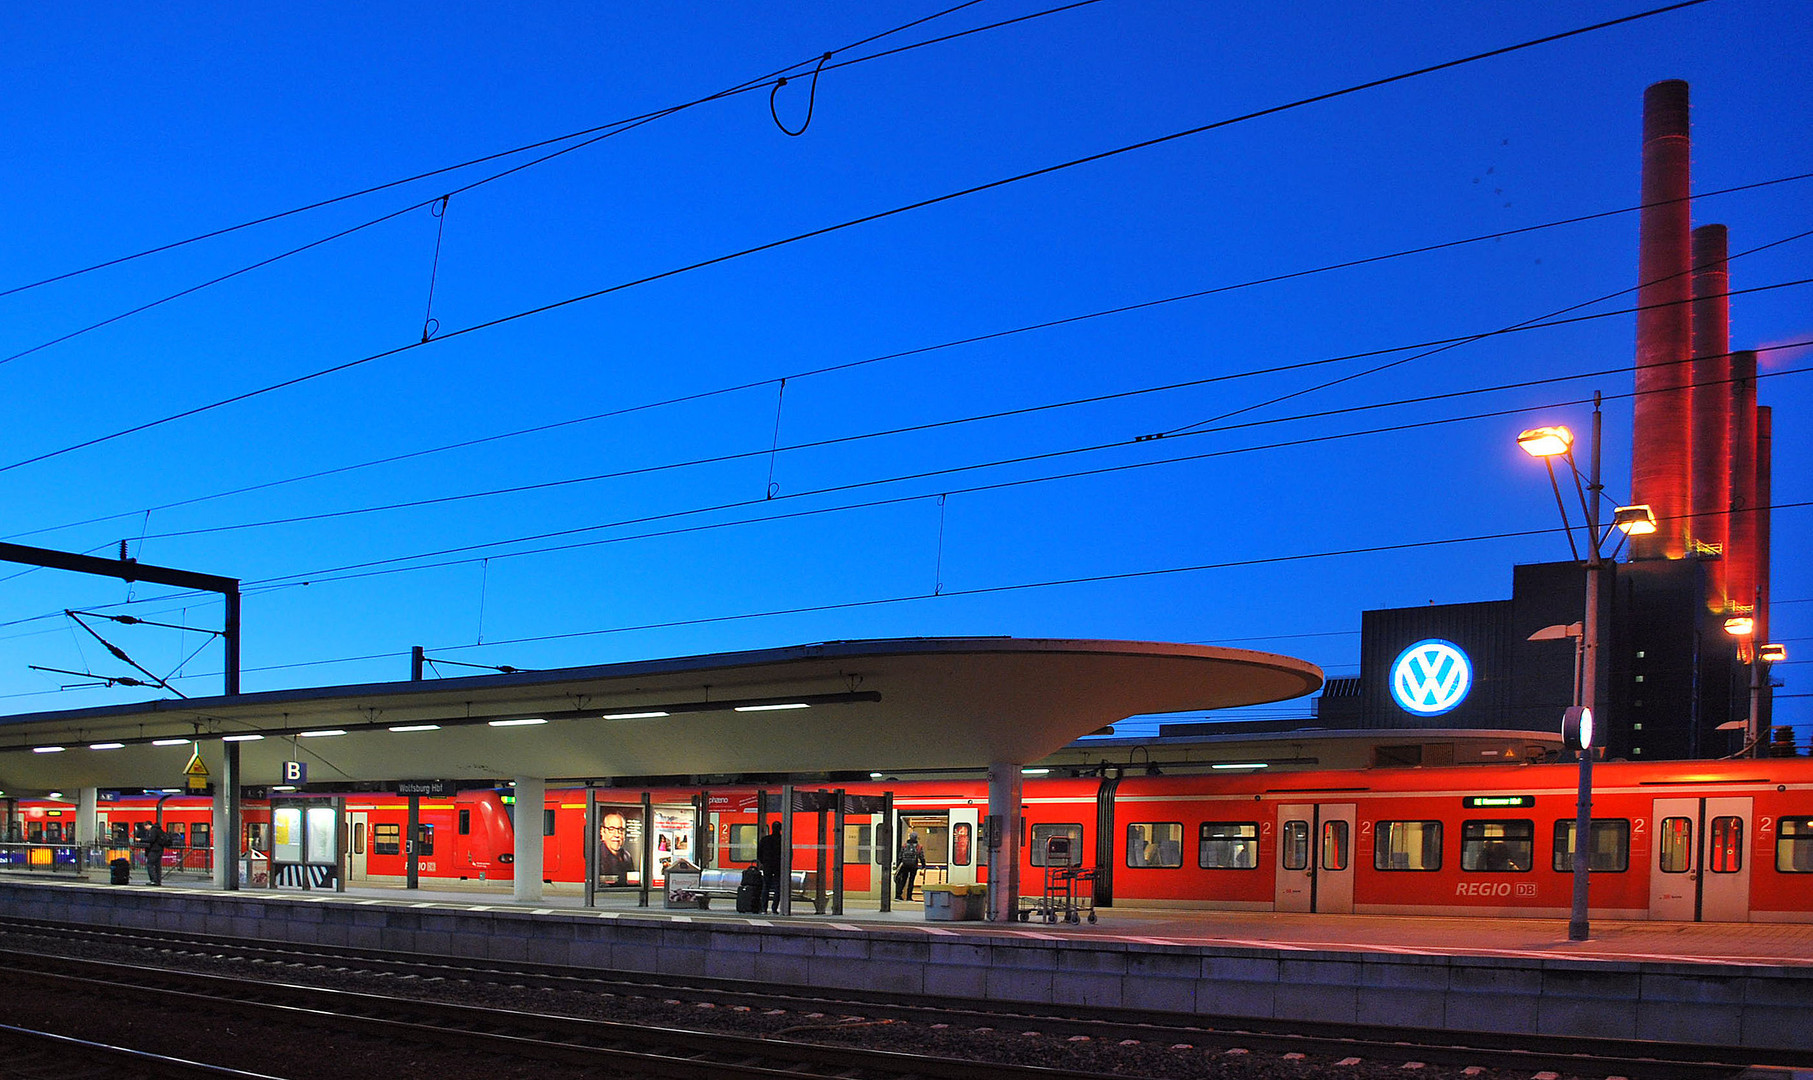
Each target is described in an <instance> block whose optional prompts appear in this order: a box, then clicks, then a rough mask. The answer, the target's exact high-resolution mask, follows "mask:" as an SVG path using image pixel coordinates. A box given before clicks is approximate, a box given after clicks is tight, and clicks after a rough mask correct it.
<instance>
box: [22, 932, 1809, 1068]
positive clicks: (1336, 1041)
mask: <svg viewBox="0 0 1813 1080" xmlns="http://www.w3.org/2000/svg"><path fill="white" fill-rule="evenodd" d="M5 932H6V939H7V940H9V941H11V942H14V943H16V944H20V945H22V946H24V947H28V948H33V949H37V948H40V947H47V948H46V951H64V950H67V949H68V948H70V947H71V946H76V945H80V946H84V947H88V948H102V949H107V948H111V949H120V950H127V951H129V952H130V953H132V954H134V955H136V956H139V957H141V959H138V960H135V961H133V962H132V967H130V968H128V969H126V970H135V969H144V968H145V967H146V966H147V965H155V966H156V967H157V968H158V969H160V971H162V973H163V977H166V978H174V977H176V976H177V975H179V974H183V973H182V972H179V971H177V970H176V969H180V968H184V967H193V966H195V965H204V966H208V967H210V968H212V969H213V970H216V971H219V970H222V968H223V967H225V968H227V969H231V970H233V971H234V973H235V974H242V973H246V972H256V973H257V979H256V985H267V986H268V985H273V983H274V981H276V980H282V981H284V982H290V981H294V982H307V981H311V980H318V979H319V978H321V977H323V976H324V975H325V976H331V977H332V978H333V980H334V981H336V982H344V981H345V980H347V979H350V978H358V979H363V980H371V981H372V982H373V983H376V984H379V985H383V986H384V987H386V988H387V990H389V991H390V994H389V995H386V996H377V997H376V1000H378V1001H385V1002H390V1003H392V1007H400V1006H401V1002H402V1001H403V1000H404V999H405V998H407V997H413V996H416V995H422V996H425V997H430V998H436V997H442V996H446V995H447V993H448V992H449V991H452V990H454V989H455V988H457V989H458V990H459V992H460V993H471V992H473V991H474V990H475V989H477V990H482V991H489V992H502V990H503V988H509V991H510V992H513V993H517V994H523V995H532V996H534V998H535V1002H536V1010H537V1012H536V1015H537V1016H538V1017H540V1019H538V1020H537V1021H536V1022H537V1023H552V1021H553V1019H554V1018H549V1017H546V1016H544V1015H543V1014H542V1012H541V1010H545V1009H557V1008H560V1007H561V1006H562V1005H564V1004H570V1003H572V1002H573V1001H574V1000H575V999H587V1000H591V1001H594V1002H595V1001H597V1000H600V999H611V1000H616V1001H619V1002H626V1001H630V1000H643V1001H658V1002H660V1003H661V1004H663V1005H666V1006H670V1007H671V1009H670V1011H673V1012H676V1013H680V1012H684V1011H685V1010H691V1013H690V1015H689V1016H686V1017H685V1018H684V1019H683V1021H682V1022H683V1023H684V1025H685V1027H686V1028H687V1029H688V1030H687V1032H686V1037H687V1038H689V1039H693V1040H695V1041H697V1040H698V1039H700V1038H702V1037H703V1036H702V1035H700V1034H699V1033H698V1029H701V1028H703V1027H706V1026H710V1025H708V1024H707V1023H706V1022H705V1019H704V1018H705V1017H707V1016H710V1017H711V1018H712V1021H713V1023H716V1024H723V1023H725V1022H727V1021H729V1020H731V1019H732V1018H736V1017H738V1016H739V1015H740V1016H741V1017H742V1018H744V1019H747V1018H750V1017H752V1016H756V1015H760V1016H774V1015H777V1014H780V1015H784V1016H785V1017H786V1018H787V1022H786V1024H785V1026H784V1027H781V1028H778V1029H771V1030H769V1031H767V1032H764V1033H760V1037H756V1039H755V1041H757V1042H758V1043H760V1044H763V1045H766V1046H770V1047H772V1046H773V1045H774V1044H775V1042H776V1040H775V1037H774V1036H775V1035H777V1034H779V1035H780V1036H781V1037H782V1038H783V1039H786V1040H787V1041H789V1042H793V1041H795V1040H799V1039H823V1038H848V1037H849V1036H850V1035H851V1034H853V1033H857V1034H860V1032H858V1031H857V1029H858V1028H863V1027H867V1028H869V1029H871V1033H878V1032H877V1031H876V1029H879V1028H882V1027H885V1026H886V1025H911V1026H913V1027H914V1028H915V1029H917V1030H924V1031H951V1032H955V1031H962V1032H974V1033H995V1034H999V1033H1008V1034H1009V1035H1011V1036H1015V1037H1020V1036H1023V1033H1033V1032H1036V1033H1037V1034H1038V1035H1040V1036H1041V1037H1043V1038H1044V1039H1047V1040H1058V1041H1062V1042H1066V1043H1071V1044H1074V1043H1076V1042H1079V1041H1081V1042H1093V1043H1096V1044H1099V1045H1113V1046H1121V1047H1124V1046H1128V1045H1139V1046H1144V1047H1153V1048H1172V1047H1182V1048H1187V1049H1188V1050H1189V1051H1190V1052H1191V1053H1192V1054H1194V1055H1196V1056H1198V1057H1200V1056H1202V1055H1204V1054H1221V1055H1240V1054H1251V1055H1267V1056H1269V1057H1271V1058H1277V1059H1282V1060H1289V1061H1298V1062H1303V1061H1314V1062H1322V1063H1327V1064H1341V1065H1348V1066H1354V1065H1359V1064H1361V1063H1365V1064H1367V1065H1376V1066H1390V1067H1393V1068H1404V1067H1406V1066H1410V1065H1412V1064H1415V1065H1417V1066H1419V1067H1423V1068H1429V1069H1431V1071H1432V1072H1433V1071H1437V1069H1439V1068H1447V1069H1452V1070H1453V1071H1454V1072H1455V1073H1456V1074H1460V1073H1462V1071H1463V1070H1471V1073H1470V1074H1477V1073H1478V1072H1479V1071H1481V1070H1492V1071H1494V1072H1499V1073H1502V1074H1503V1075H1516V1076H1522V1077H1529V1076H1534V1075H1538V1074H1542V1073H1554V1074H1557V1075H1560V1076H1577V1077H1589V1078H1597V1077H1626V1078H1629V1080H1712V1078H1717V1077H1728V1076H1733V1075H1736V1074H1737V1073H1739V1072H1741V1071H1742V1070H1743V1069H1744V1068H1746V1067H1749V1066H1775V1067H1795V1066H1799V1067H1805V1066H1806V1065H1807V1064H1808V1062H1807V1060H1806V1055H1804V1054H1797V1053H1793V1052H1775V1051H1766V1050H1751V1049H1742V1050H1737V1049H1733V1048H1729V1047H1707V1046H1695V1045H1688V1044H1662V1043H1650V1042H1641V1043H1634V1042H1633V1043H1620V1042H1617V1041H1611V1040H1599V1039H1567V1038H1553V1037H1544V1038H1542V1039H1541V1040H1540V1044H1539V1046H1540V1048H1539V1049H1533V1048H1532V1046H1531V1043H1532V1040H1531V1038H1530V1037H1529V1036H1523V1035H1516V1034H1500V1033H1489V1032H1450V1031H1434V1030H1429V1029H1416V1028H1393V1029H1381V1028H1377V1027H1368V1028H1365V1029H1356V1028H1354V1027H1353V1026H1350V1025H1336V1024H1316V1023H1301V1022H1291V1023H1282V1022H1265V1021H1257V1020H1252V1019H1248V1018H1227V1017H1211V1016H1188V1017H1186V1016H1180V1015H1177V1014H1169V1013H1139V1012H1134V1011H1131V1010H1121V1009H1086V1008H1077V1009H1053V1008H1048V1007H1045V1006H1030V1005H1019V1004H1009V1003H978V1002H974V1001H968V1000H956V999H945V998H935V997H921V996H909V995H899V994H867V993H865V994H855V993H850V992H844V991H837V992H835V993H825V992H811V991H806V990H802V989H789V988H776V987H769V986H757V985H754V984H751V983H746V982H732V981H728V980H711V979H694V978H691V977H687V978H684V979H674V978H664V977H661V976H656V975H644V974H632V973H618V972H593V971H580V970H576V969H571V968H560V967H552V966H545V965H518V964H512V965H510V966H508V967H503V966H500V965H493V964H487V963H484V962H480V961H471V960H463V959H456V958H446V957H421V956H416V955H411V954H400V953H391V952H384V951H379V950H359V949H344V948H331V949H320V948H315V947H311V946H298V945H291V944H287V943H276V942H244V941H233V940H228V939H223V938H219V937H209V936H201V935H180V934H167V933H164V932H161V931H160V932H156V933H155V934H154V933H150V932H146V931H134V930H119V929H112V928H102V927H83V926H75V925H71V924H62V923H54V922H32V921H24V920H20V921H15V922H9V923H8V924H7V926H6V928H5ZM7 959H8V961H9V962H13V961H15V960H17V961H18V962H19V963H27V962H28V961H25V960H18V958H16V957H11V956H9V957H8V958H7ZM147 974H148V975H149V974H150V972H147ZM119 977H122V978H124V977H125V976H119ZM216 977H217V978H218V977H219V976H216ZM215 985H225V984H215ZM172 989H175V988H174V987H172ZM298 989H301V988H298ZM363 996H366V997H372V996H373V995H363ZM360 997H361V995H352V996H350V997H347V998H344V999H342V1000H346V1001H349V1002H352V1001H356V1000H358V999H359V998H360ZM418 1004H421V1005H423V1006H424V1007H425V1006H427V1005H432V1004H434V1002H433V1001H428V1002H419V1003H418ZM368 1006H370V1007H375V1006H372V1003H370V1002H362V1003H361V1007H362V1008H364V1007H368ZM311 1007H314V1006H311ZM505 1011H506V1012H507V1011H510V1010H505ZM695 1018H697V1019H695ZM468 1019H470V1017H468ZM561 1019H565V1020H571V1019H572V1018H570V1017H568V1018H561ZM450 1022H451V1021H450ZM511 1022H512V1023H521V1022H522V1021H519V1020H512V1021H511ZM591 1023H599V1021H591ZM776 1023H780V1022H779V1021H777V1022H776ZM638 1026H639V1027H640V1028H641V1029H644V1030H646V1029H647V1028H648V1025H638ZM605 1030H607V1029H605V1028H593V1029H591V1031H592V1033H593V1036H596V1035H598V1033H599V1032H602V1031H605ZM523 1037H524V1038H530V1039H533V1038H537V1037H538V1036H534V1035H525V1036H523ZM668 1037H670V1038H671V1037H672V1036H668ZM737 1037H739V1036H730V1038H732V1039H733V1040H734V1039H735V1038H737ZM740 1037H742V1038H745V1039H748V1038H751V1036H747V1035H745V1036H740ZM1003 1037H1006V1036H1003ZM556 1041H558V1039H557V1040H556ZM727 1046H728V1047H730V1048H729V1049H726V1050H725V1051H724V1052H723V1053H724V1054H725V1055H729V1056H732V1057H734V1056H735V1055H737V1054H742V1053H745V1052H746V1051H747V1047H746V1046H744V1045H743V1044H739V1043H735V1042H734V1041H733V1042H732V1043H730V1044H727ZM1072 1048H1073V1049H1074V1046H1073V1047H1072ZM839 1049H842V1048H839ZM716 1064H717V1063H716V1062H714V1067H716ZM926 1064H927V1063H926V1062H924V1061H919V1062H917V1063H916V1064H915V1065H914V1066H913V1067H916V1068H920V1069H923V1068H925V1067H926ZM795 1067H796V1068H797V1067H798V1066H795ZM846 1067H854V1066H846ZM900 1067H901V1065H900V1063H895V1068H900ZM695 1068H696V1066H695ZM1102 1071H1105V1070H1102ZM1354 1071H1355V1072H1356V1073H1357V1072H1358V1071H1359V1070H1354ZM864 1075H868V1074H867V1073H866V1072H865V1073H864ZM876 1075H908V1074H907V1073H900V1072H894V1073H887V1072H885V1071H884V1072H881V1073H877V1074H876ZM938 1075H943V1076H959V1075H965V1074H963V1073H960V1072H953V1071H949V1070H944V1069H941V1070H940V1071H939V1073H938ZM1046 1075H1050V1074H1049V1073H1047V1074H1046ZM1179 1075H1186V1074H1183V1073H1180V1074H1179ZM1425 1075H1427V1074H1425Z"/></svg>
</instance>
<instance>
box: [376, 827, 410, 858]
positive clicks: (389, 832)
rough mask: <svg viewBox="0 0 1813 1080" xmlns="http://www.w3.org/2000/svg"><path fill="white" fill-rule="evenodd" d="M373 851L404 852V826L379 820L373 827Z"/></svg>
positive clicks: (377, 852) (398, 853) (382, 852)
mask: <svg viewBox="0 0 1813 1080" xmlns="http://www.w3.org/2000/svg"><path fill="white" fill-rule="evenodd" d="M371 853H372V854H373V855H401V854H403V826H401V825H398V824H396V823H395V822H379V823H377V824H376V825H373V826H372V827H371Z"/></svg>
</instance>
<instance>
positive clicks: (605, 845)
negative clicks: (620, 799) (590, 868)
mask: <svg viewBox="0 0 1813 1080" xmlns="http://www.w3.org/2000/svg"><path fill="white" fill-rule="evenodd" d="M640 850H642V807H640V806H607V805H604V804H600V805H599V807H598V884H600V885H607V886H608V885H640V884H642V877H641V875H640V874H639V873H638V872H637V869H636V852H638V851H640Z"/></svg>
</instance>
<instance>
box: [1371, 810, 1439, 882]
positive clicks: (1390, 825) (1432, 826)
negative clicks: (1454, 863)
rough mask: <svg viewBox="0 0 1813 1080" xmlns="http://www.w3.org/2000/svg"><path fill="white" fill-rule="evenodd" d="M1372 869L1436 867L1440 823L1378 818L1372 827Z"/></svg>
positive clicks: (1437, 865)
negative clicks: (1377, 821)
mask: <svg viewBox="0 0 1813 1080" xmlns="http://www.w3.org/2000/svg"><path fill="white" fill-rule="evenodd" d="M1372 868H1373V869H1374V870H1440V869H1441V868H1442V823H1441V822H1439V821H1381V822H1379V823H1378V824H1377V825H1376V826H1374V827H1373V834H1372Z"/></svg>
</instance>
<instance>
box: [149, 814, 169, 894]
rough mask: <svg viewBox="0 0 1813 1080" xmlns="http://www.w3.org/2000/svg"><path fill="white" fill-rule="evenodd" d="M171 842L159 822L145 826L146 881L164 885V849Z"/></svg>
mask: <svg viewBox="0 0 1813 1080" xmlns="http://www.w3.org/2000/svg"><path fill="white" fill-rule="evenodd" d="M169 842H170V841H169V838H168V837H167V836H165V835H164V830H163V829H162V828H161V827H159V825H158V823H157V822H155V821H153V822H151V823H150V824H149V825H146V826H145V880H146V881H148V882H150V883H151V884H153V885H162V884H163V883H164V848H165V846H166V845H168V844H169Z"/></svg>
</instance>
